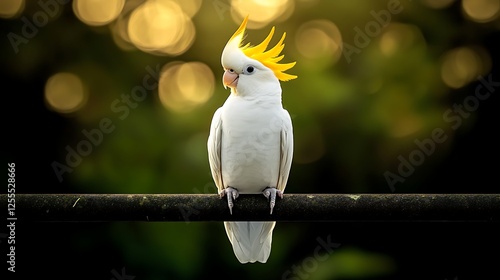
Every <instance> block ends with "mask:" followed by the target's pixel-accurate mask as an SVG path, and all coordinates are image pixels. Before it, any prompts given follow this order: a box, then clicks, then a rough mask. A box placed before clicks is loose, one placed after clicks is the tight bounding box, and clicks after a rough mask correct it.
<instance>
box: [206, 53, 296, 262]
mask: <svg viewBox="0 0 500 280" xmlns="http://www.w3.org/2000/svg"><path fill="white" fill-rule="evenodd" d="M245 63H252V65H253V66H254V67H255V68H256V73H255V74H253V75H244V74H240V75H239V81H238V86H237V88H232V89H231V94H230V96H229V97H228V98H227V100H226V102H225V103H224V105H223V106H222V107H221V108H219V109H218V110H217V111H216V112H215V114H214V117H213V119H212V123H211V126H210V135H209V137H208V143H207V146H208V155H209V157H208V158H209V163H210V169H211V171H212V176H213V179H214V182H215V184H216V186H217V188H218V190H219V192H221V191H223V190H224V189H225V188H227V187H232V188H235V189H237V190H238V192H239V193H240V194H255V193H262V191H263V190H264V189H265V188H267V187H275V188H277V189H278V190H281V191H282V192H284V190H285V187H286V183H287V180H288V175H289V173H290V167H291V162H292V156H293V131H292V121H291V118H290V115H289V114H288V112H287V111H286V110H285V109H283V106H282V104H281V87H280V84H279V81H278V80H277V78H276V77H275V76H274V74H273V72H272V71H270V70H269V69H267V68H266V67H264V66H263V65H262V64H260V63H259V62H258V61H254V60H250V59H247V61H246V62H245ZM263 199H265V198H263ZM235 205H236V206H235V209H233V211H237V201H236V202H235ZM275 224H276V223H275V222H224V226H225V229H226V233H227V236H228V238H229V240H230V242H231V244H232V246H233V251H234V253H235V255H236V257H237V259H238V260H239V261H240V262H241V263H247V262H252V263H253V262H256V261H258V262H262V263H265V262H266V261H267V259H268V257H269V254H270V252H271V242H272V232H273V229H274V226H275Z"/></svg>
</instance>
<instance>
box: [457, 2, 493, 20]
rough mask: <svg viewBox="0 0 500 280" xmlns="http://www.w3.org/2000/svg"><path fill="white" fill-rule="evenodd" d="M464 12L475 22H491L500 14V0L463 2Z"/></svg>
mask: <svg viewBox="0 0 500 280" xmlns="http://www.w3.org/2000/svg"><path fill="white" fill-rule="evenodd" d="M462 10H463V12H464V14H465V16H466V17H467V18H469V19H470V20H472V21H475V22H490V21H492V20H494V19H496V18H497V17H498V15H499V13H500V0H462Z"/></svg>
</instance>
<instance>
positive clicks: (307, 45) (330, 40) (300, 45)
mask: <svg viewBox="0 0 500 280" xmlns="http://www.w3.org/2000/svg"><path fill="white" fill-rule="evenodd" d="M295 44H296V46H297V50H298V51H299V53H300V54H301V55H302V56H304V58H306V59H309V60H311V61H313V62H315V63H316V62H318V61H321V62H322V63H324V64H329V65H331V64H333V63H335V62H336V61H338V59H339V58H340V56H341V55H342V35H341V33H340V30H339V29H338V27H337V25H335V24H334V23H333V22H331V21H329V20H312V21H309V22H306V23H304V24H302V25H301V26H300V27H299V29H298V30H297V35H296V37H295Z"/></svg>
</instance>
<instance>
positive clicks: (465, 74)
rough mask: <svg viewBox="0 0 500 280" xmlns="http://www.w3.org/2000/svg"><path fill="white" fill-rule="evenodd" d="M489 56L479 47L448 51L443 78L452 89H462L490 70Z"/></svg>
mask: <svg viewBox="0 0 500 280" xmlns="http://www.w3.org/2000/svg"><path fill="white" fill-rule="evenodd" d="M490 67H491V60H490V56H489V54H488V53H487V52H486V51H485V50H483V49H482V48H479V47H475V48H472V47H459V48H456V49H452V50H450V51H448V52H447V53H446V54H445V55H444V56H443V60H442V64H441V78H442V79H443V82H444V83H445V84H446V85H447V86H449V87H451V88H460V87H463V86H464V85H466V84H468V83H469V82H471V81H473V80H474V79H476V78H477V76H478V75H481V74H484V73H486V72H488V71H489V70H490Z"/></svg>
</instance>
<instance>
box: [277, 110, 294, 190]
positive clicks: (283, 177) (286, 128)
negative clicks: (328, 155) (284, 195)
mask: <svg viewBox="0 0 500 280" xmlns="http://www.w3.org/2000/svg"><path fill="white" fill-rule="evenodd" d="M282 118H283V122H282V123H283V127H282V128H281V135H280V142H281V145H280V146H281V152H280V167H279V168H280V169H279V175H278V183H277V185H276V188H277V189H278V190H280V191H282V192H284V191H285V187H286V183H287V181H288V175H290V167H291V166H292V158H293V128H292V119H291V118H290V114H289V113H288V111H287V110H285V109H283V117H282Z"/></svg>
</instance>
